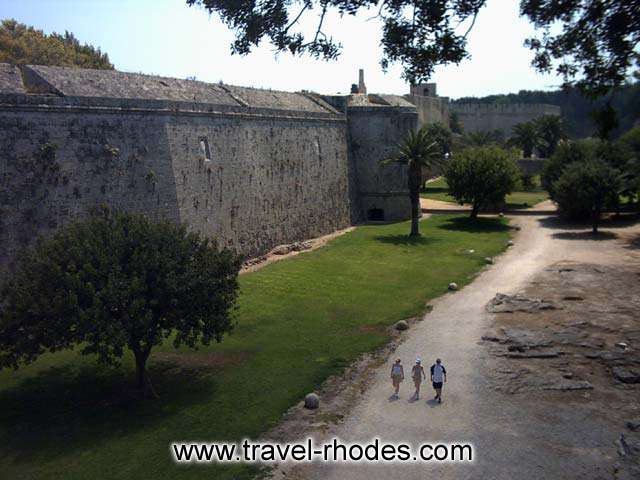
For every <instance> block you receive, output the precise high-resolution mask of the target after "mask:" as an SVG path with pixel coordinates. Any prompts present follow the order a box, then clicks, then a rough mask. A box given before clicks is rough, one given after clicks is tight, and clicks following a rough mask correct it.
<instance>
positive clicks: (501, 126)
mask: <svg viewBox="0 0 640 480" xmlns="http://www.w3.org/2000/svg"><path fill="white" fill-rule="evenodd" d="M449 108H450V110H451V112H455V113H456V114H457V115H458V119H459V120H460V123H461V124H462V127H463V129H464V131H465V132H477V131H492V130H501V131H502V132H504V134H505V135H506V136H507V137H508V136H509V135H511V130H512V128H513V127H514V125H517V124H518V123H522V122H528V121H530V120H534V119H536V118H538V117H541V116H543V115H560V113H561V110H560V107H558V106H556V105H547V104H495V103H487V104H485V103H452V104H451V105H450V106H449Z"/></svg>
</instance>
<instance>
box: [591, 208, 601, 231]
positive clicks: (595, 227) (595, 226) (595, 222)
mask: <svg viewBox="0 0 640 480" xmlns="http://www.w3.org/2000/svg"><path fill="white" fill-rule="evenodd" d="M591 220H592V226H593V234H594V235H597V234H598V222H599V220H600V210H595V211H594V212H593V214H592V219H591Z"/></svg>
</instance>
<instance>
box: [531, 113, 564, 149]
mask: <svg viewBox="0 0 640 480" xmlns="http://www.w3.org/2000/svg"><path fill="white" fill-rule="evenodd" d="M535 122H536V128H537V130H538V145H537V148H538V151H539V152H540V155H541V156H542V157H543V158H550V157H551V156H552V155H553V154H554V153H555V151H556V147H557V146H558V143H560V141H561V140H565V139H566V138H567V133H566V132H565V129H564V125H563V124H562V118H561V117H559V116H558V115H543V116H541V117H540V118H537V119H536V120H535Z"/></svg>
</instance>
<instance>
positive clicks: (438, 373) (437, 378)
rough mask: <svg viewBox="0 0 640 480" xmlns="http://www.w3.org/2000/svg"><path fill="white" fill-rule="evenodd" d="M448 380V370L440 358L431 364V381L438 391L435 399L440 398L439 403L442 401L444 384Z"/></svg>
mask: <svg viewBox="0 0 640 480" xmlns="http://www.w3.org/2000/svg"><path fill="white" fill-rule="evenodd" d="M446 381H447V370H446V369H445V368H444V365H443V364H442V361H441V360H440V359H439V358H438V359H436V363H434V364H433V365H431V382H432V383H433V388H434V390H435V391H436V396H435V398H434V400H438V403H442V384H443V383H445V382H446Z"/></svg>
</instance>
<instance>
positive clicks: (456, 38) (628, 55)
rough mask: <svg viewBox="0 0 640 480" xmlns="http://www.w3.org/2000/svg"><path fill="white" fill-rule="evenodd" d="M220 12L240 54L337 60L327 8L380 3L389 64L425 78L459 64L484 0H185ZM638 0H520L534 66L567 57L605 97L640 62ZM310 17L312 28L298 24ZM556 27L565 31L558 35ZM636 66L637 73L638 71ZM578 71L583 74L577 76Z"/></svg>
mask: <svg viewBox="0 0 640 480" xmlns="http://www.w3.org/2000/svg"><path fill="white" fill-rule="evenodd" d="M186 2H187V4H188V5H190V6H194V5H198V6H202V7H204V8H205V10H206V11H207V12H208V13H209V14H217V15H218V16H219V17H220V19H221V20H222V22H223V23H225V24H226V25H227V26H229V27H230V28H231V29H232V30H233V31H234V32H235V33H236V39H235V42H234V43H233V44H232V51H233V52H234V53H239V54H246V53H249V51H250V50H251V49H252V48H253V47H254V46H257V45H258V44H260V42H261V41H262V40H264V39H265V38H267V39H268V40H270V41H271V43H272V44H273V46H274V47H275V50H276V51H277V52H290V53H292V54H294V55H299V54H303V53H309V54H311V55H313V56H314V57H316V58H323V59H326V60H333V59H335V58H337V56H338V55H339V53H340V49H341V47H342V46H341V44H340V43H339V41H338V40H336V39H334V38H333V37H331V36H330V35H328V34H327V32H326V31H325V29H324V27H325V23H324V21H325V19H326V18H327V15H331V14H338V15H341V16H342V15H353V16H355V15H357V14H358V13H360V12H367V11H370V9H374V10H377V14H375V18H378V19H380V20H381V22H382V41H381V44H382V47H383V56H382V59H381V61H380V63H381V65H382V67H383V69H386V68H387V67H388V66H389V64H390V63H393V62H400V63H401V64H402V66H403V67H404V70H403V77H404V78H405V79H406V80H407V81H409V83H420V82H421V81H425V80H427V79H429V77H431V74H432V73H433V70H434V67H435V66H436V65H440V64H447V63H455V64H457V63H459V62H460V61H461V60H463V59H464V58H466V57H467V56H468V53H467V51H466V43H467V35H468V34H469V32H470V30H471V29H472V28H473V26H474V24H475V20H476V17H477V15H478V12H479V11H480V9H481V8H482V7H483V6H484V5H485V4H486V0H393V1H387V0H287V1H263V2H255V1H243V2H232V1H229V0H186ZM638 11H640V0H625V1H619V0H575V1H566V0H522V1H521V4H520V13H521V15H522V16H525V17H527V18H528V19H529V20H530V21H531V22H533V24H534V25H535V27H536V28H537V29H539V30H542V38H541V39H540V38H531V39H529V40H528V41H527V43H526V45H527V46H529V48H531V49H532V50H533V51H534V52H535V57H534V60H533V62H532V64H533V66H534V67H535V68H537V69H538V70H540V71H543V72H548V71H550V70H551V69H552V68H553V62H554V61H556V60H562V62H561V63H560V65H559V66H558V67H557V69H556V70H557V71H558V73H560V74H561V75H563V77H564V78H565V84H566V85H567V86H568V85H570V84H572V83H575V84H576V85H578V87H580V88H581V89H583V90H584V91H587V92H590V93H591V94H592V95H593V96H600V95H602V94H604V93H606V92H607V91H608V90H610V89H611V87H612V86H619V85H621V84H622V83H624V80H625V79H626V77H627V74H628V73H629V71H630V70H631V71H632V70H633V69H634V68H636V67H637V65H638V53H637V52H636V50H635V48H636V46H637V43H638V39H639V36H640V33H639V31H640V24H639V23H638V22H637V21H636V19H637V12H638ZM309 16H312V17H313V16H315V17H316V18H317V21H316V22H315V27H314V28H313V30H311V31H307V32H302V31H300V27H301V25H302V24H304V23H305V22H304V21H305V19H306V18H308V17H309ZM552 27H553V30H554V33H555V28H560V29H562V33H560V34H557V35H552V33H551V32H552ZM632 73H633V72H632ZM576 77H580V78H579V80H578V81H575V82H573V80H574V79H575V78H576Z"/></svg>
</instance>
